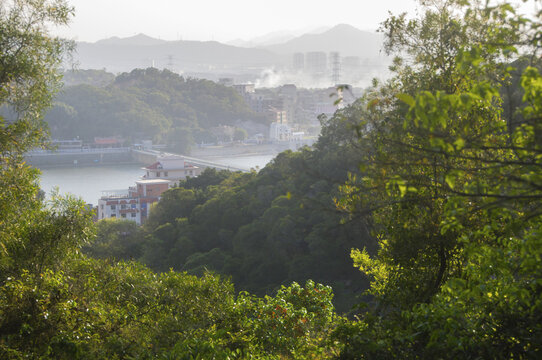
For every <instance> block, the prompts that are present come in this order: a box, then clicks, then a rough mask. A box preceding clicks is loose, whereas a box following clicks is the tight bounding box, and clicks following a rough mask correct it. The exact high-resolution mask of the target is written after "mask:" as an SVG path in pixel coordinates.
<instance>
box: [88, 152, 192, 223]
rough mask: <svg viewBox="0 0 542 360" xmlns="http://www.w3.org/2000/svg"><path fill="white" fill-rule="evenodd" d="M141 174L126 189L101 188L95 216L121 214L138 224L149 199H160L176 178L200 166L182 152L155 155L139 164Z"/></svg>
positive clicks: (110, 216)
mask: <svg viewBox="0 0 542 360" xmlns="http://www.w3.org/2000/svg"><path fill="white" fill-rule="evenodd" d="M142 170H144V171H145V174H144V175H143V176H142V178H141V179H140V180H137V181H136V182H135V186H131V187H130V188H128V189H127V190H121V191H104V195H103V196H102V197H101V198H100V199H99V200H98V219H99V220H101V219H109V218H121V219H126V220H132V221H135V222H136V223H137V224H138V225H141V224H142V223H144V222H145V220H146V219H147V217H148V216H149V211H150V208H151V206H152V204H153V203H155V202H157V201H159V200H160V197H161V196H162V194H163V193H164V192H165V191H166V190H168V189H169V188H171V187H174V186H177V185H178V184H179V181H180V180H185V179H186V178H188V177H196V176H199V175H200V174H201V170H202V169H201V168H199V167H197V166H194V165H192V164H189V163H187V162H186V161H185V160H184V158H183V157H182V156H178V155H168V156H159V157H158V158H157V161H156V162H155V163H153V164H152V165H149V166H146V167H144V168H142Z"/></svg>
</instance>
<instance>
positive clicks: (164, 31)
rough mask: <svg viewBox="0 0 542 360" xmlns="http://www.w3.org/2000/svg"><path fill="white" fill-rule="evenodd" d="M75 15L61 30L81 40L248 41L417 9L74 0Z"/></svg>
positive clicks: (363, 24) (368, 22)
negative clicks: (140, 35) (137, 37)
mask: <svg viewBox="0 0 542 360" xmlns="http://www.w3.org/2000/svg"><path fill="white" fill-rule="evenodd" d="M69 3H70V5H72V6H74V7H75V17H74V19H73V21H72V22H71V24H70V26H69V27H66V28H62V29H58V30H57V33H58V34H60V35H62V36H65V37H67V38H71V39H75V40H77V41H91V42H92V41H97V40H100V39H103V38H108V37H112V36H118V37H129V36H133V35H136V34H138V33H144V34H146V35H149V36H152V37H155V38H160V39H164V40H181V39H182V40H199V41H208V40H216V41H221V42H228V41H231V40H235V39H244V40H249V39H250V38H253V37H258V36H262V35H265V34H268V33H272V32H277V31H291V32H294V33H297V34H298V35H299V34H301V33H304V32H307V31H311V30H317V29H320V28H322V27H328V28H329V27H332V26H334V25H337V24H341V23H347V24H350V25H352V26H355V27H357V28H359V29H362V30H369V31H375V30H376V29H377V28H378V26H379V24H380V23H381V22H382V21H384V20H385V19H386V17H387V16H388V11H389V10H392V11H393V12H394V13H400V12H403V11H409V12H410V11H413V10H414V9H415V4H416V1H415V0H383V1H379V2H363V1H358V0H345V1H341V2H340V3H333V2H330V1H321V0H319V1H310V0H298V1H289V0H276V1H262V0H258V1H254V0H252V1H251V0H232V1H216V0H212V1H209V0H205V1H176V0H154V1H146V0H115V1H107V0H94V1H88V0H70V1H69Z"/></svg>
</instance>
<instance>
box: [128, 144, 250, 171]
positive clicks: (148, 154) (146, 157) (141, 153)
mask: <svg viewBox="0 0 542 360" xmlns="http://www.w3.org/2000/svg"><path fill="white" fill-rule="evenodd" d="M132 155H133V156H134V158H136V159H137V160H138V161H140V162H143V163H151V162H155V161H156V159H157V158H158V156H168V155H176V156H182V157H183V158H184V159H185V160H186V161H188V162H189V163H191V164H193V165H196V166H201V167H212V168H215V169H218V170H230V171H241V172H250V169H248V168H242V167H238V166H237V167H236V166H228V165H224V164H220V163H217V162H213V161H210V160H205V159H198V158H195V157H191V156H186V155H181V154H173V153H167V152H162V151H158V150H136V149H132Z"/></svg>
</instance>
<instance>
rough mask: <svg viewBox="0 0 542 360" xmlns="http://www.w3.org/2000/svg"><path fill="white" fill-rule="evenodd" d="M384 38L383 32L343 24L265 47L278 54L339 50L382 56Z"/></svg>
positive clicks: (368, 55)
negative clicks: (373, 31)
mask: <svg viewBox="0 0 542 360" xmlns="http://www.w3.org/2000/svg"><path fill="white" fill-rule="evenodd" d="M383 40H384V38H383V36H382V35H381V34H377V33H372V32H368V31H362V30H359V29H357V28H355V27H353V26H351V25H346V24H341V25H337V26H335V27H333V28H331V29H329V30H327V31H324V32H322V33H319V34H304V35H301V36H299V37H296V38H294V39H291V40H289V41H287V42H284V43H282V44H275V45H270V46H266V47H265V49H267V50H269V51H272V52H274V53H277V54H292V53H296V52H309V51H325V52H331V51H338V52H340V53H341V56H359V57H362V58H375V57H379V56H381V53H380V50H381V48H382V44H383Z"/></svg>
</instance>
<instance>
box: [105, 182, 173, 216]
mask: <svg viewBox="0 0 542 360" xmlns="http://www.w3.org/2000/svg"><path fill="white" fill-rule="evenodd" d="M169 184H170V182H169V181H168V180H165V179H153V180H138V181H136V186H133V187H130V188H129V189H128V191H125V190H124V191H108V192H105V194H104V196H102V197H101V198H100V200H98V219H99V220H102V219H110V218H119V219H125V220H131V221H135V222H136V224H138V225H141V224H143V223H144V222H145V220H146V219H147V217H148V215H149V210H150V207H151V204H153V203H155V202H157V201H159V200H160V197H161V196H162V194H163V193H164V192H165V191H166V190H168V189H169Z"/></svg>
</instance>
